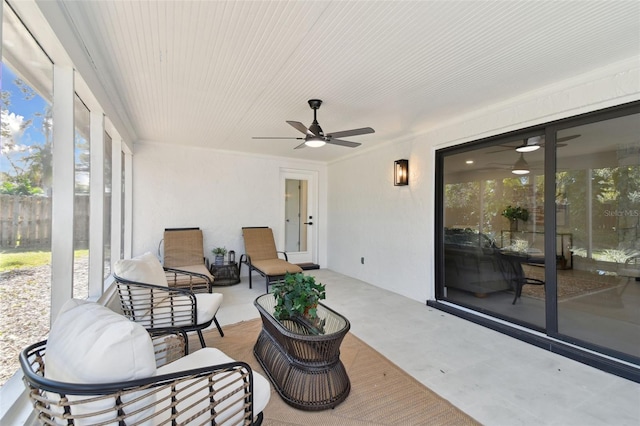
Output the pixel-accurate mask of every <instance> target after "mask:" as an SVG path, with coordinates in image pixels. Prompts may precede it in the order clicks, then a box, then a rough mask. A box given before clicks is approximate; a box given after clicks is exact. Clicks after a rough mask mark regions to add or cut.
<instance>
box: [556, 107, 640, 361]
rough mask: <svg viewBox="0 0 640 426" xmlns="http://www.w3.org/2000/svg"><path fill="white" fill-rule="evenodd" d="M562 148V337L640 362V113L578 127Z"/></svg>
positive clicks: (559, 214) (559, 180) (559, 186)
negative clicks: (565, 267) (566, 257)
mask: <svg viewBox="0 0 640 426" xmlns="http://www.w3.org/2000/svg"><path fill="white" fill-rule="evenodd" d="M566 134H579V135H580V137H579V138H577V139H575V140H571V141H568V142H566V144H565V145H563V146H561V147H560V148H559V149H558V150H557V154H556V157H557V168H556V205H557V217H556V221H557V228H558V231H559V232H566V233H570V234H571V235H572V245H571V248H570V252H571V256H572V263H573V269H572V270H571V271H567V272H568V273H564V271H558V292H559V297H558V333H560V334H561V335H567V336H571V337H573V338H577V339H580V340H581V341H585V342H588V343H590V344H594V345H597V346H602V347H605V348H610V349H612V350H614V351H617V352H621V353H622V354H628V355H632V356H634V357H640V337H639V336H640V282H639V280H640V115H639V114H632V115H627V116H623V117H616V118H612V119H607V120H601V121H597V122H593V123H588V124H584V125H579V126H574V127H571V128H567V129H564V130H562V131H560V132H559V135H566Z"/></svg>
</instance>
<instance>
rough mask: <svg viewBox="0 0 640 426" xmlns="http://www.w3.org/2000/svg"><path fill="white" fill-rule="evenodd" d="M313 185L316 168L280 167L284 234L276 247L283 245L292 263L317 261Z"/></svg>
mask: <svg viewBox="0 0 640 426" xmlns="http://www.w3.org/2000/svg"><path fill="white" fill-rule="evenodd" d="M316 185H317V184H316V173H315V172H306V171H300V170H282V171H281V187H282V190H283V192H284V197H283V200H284V202H283V206H282V209H281V211H282V217H283V220H284V228H283V229H284V236H283V238H282V239H283V241H282V242H281V243H282V244H281V245H279V247H284V251H286V252H287V256H288V257H289V261H290V262H292V263H316V259H317V257H316V256H317V255H316V252H317V250H316V241H317V226H318V225H317V221H315V220H314V217H315V212H316V205H317V203H316V198H317V195H316V194H317V190H316Z"/></svg>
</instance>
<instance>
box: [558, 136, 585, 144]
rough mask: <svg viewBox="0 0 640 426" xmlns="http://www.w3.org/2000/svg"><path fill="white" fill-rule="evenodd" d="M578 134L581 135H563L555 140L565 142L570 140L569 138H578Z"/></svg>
mask: <svg viewBox="0 0 640 426" xmlns="http://www.w3.org/2000/svg"><path fill="white" fill-rule="evenodd" d="M580 136H582V135H569V136H563V137H561V138H557V139H556V142H566V141H570V140H571V139H575V138H579V137H580Z"/></svg>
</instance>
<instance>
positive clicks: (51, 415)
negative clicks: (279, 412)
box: [20, 302, 271, 425]
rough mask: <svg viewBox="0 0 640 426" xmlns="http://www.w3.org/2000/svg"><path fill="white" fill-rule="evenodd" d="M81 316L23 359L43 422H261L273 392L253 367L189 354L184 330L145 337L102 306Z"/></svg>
mask: <svg viewBox="0 0 640 426" xmlns="http://www.w3.org/2000/svg"><path fill="white" fill-rule="evenodd" d="M89 304H90V305H97V304H95V303H90V302H89ZM79 309H83V310H84V311H85V312H84V313H81V314H80V315H79V316H77V317H75V318H74V317H72V318H68V319H67V321H66V322H67V326H66V327H67V328H68V329H69V330H70V331H69V332H67V333H65V332H64V331H61V330H57V331H54V328H55V326H54V327H52V331H51V334H50V336H49V340H48V341H42V342H39V343H36V344H33V345H30V346H29V347H27V348H26V349H24V350H23V351H22V353H21V354H20V364H21V367H22V371H23V373H24V378H23V380H24V383H25V386H26V387H27V391H28V396H29V398H30V400H31V402H32V405H33V409H34V411H35V413H36V417H37V420H38V422H39V423H41V424H46V425H56V424H64V425H98V424H100V425H106V424H108V425H112V424H121V425H133V424H136V425H140V424H145V425H151V424H173V425H176V424H178V425H186V424H210V425H219V424H225V425H226V424H229V425H240V424H241V425H252V424H260V423H261V422H262V417H263V416H262V410H263V409H264V407H265V406H266V404H267V403H268V401H269V397H270V393H271V391H270V386H269V383H268V382H267V380H266V379H265V378H264V377H262V376H261V375H260V374H258V373H254V372H252V370H251V367H250V366H249V365H248V364H246V363H244V362H239V361H235V360H233V359H231V358H229V357H228V356H226V355H225V354H224V353H223V352H221V351H219V350H218V349H214V348H205V349H201V350H198V351H196V352H194V353H191V354H188V346H187V345H188V344H187V336H186V334H185V333H184V332H183V331H182V330H179V329H158V330H146V331H145V329H144V328H143V327H142V326H140V325H138V324H135V323H131V322H130V321H128V320H126V319H124V318H123V317H122V316H120V315H118V314H116V313H115V312H113V311H110V310H109V309H108V308H106V307H103V306H100V305H98V306H97V307H96V306H87V305H85V306H80V307H79ZM105 311H108V312H105ZM70 312H71V313H73V312H74V311H70ZM113 316H115V317H119V318H121V320H120V321H124V322H125V323H129V324H131V325H130V326H127V324H124V325H123V324H121V323H119V320H118V319H117V318H113ZM59 318H60V317H59ZM123 327H124V330H126V331H128V332H124V333H123V332H122V331H123ZM127 327H128V328H127ZM78 332H79V334H80V335H79V336H78ZM65 334H66V335H65ZM143 364H144V365H143ZM123 377H125V378H124V379H123Z"/></svg>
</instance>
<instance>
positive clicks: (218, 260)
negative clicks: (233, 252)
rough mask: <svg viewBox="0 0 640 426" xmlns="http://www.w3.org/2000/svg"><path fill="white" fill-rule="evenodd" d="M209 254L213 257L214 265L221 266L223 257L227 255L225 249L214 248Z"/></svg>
mask: <svg viewBox="0 0 640 426" xmlns="http://www.w3.org/2000/svg"><path fill="white" fill-rule="evenodd" d="M211 253H213V255H214V256H215V259H214V261H213V264H214V265H222V264H224V255H225V254H227V249H226V248H225V247H216V248H214V249H213V250H211Z"/></svg>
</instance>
